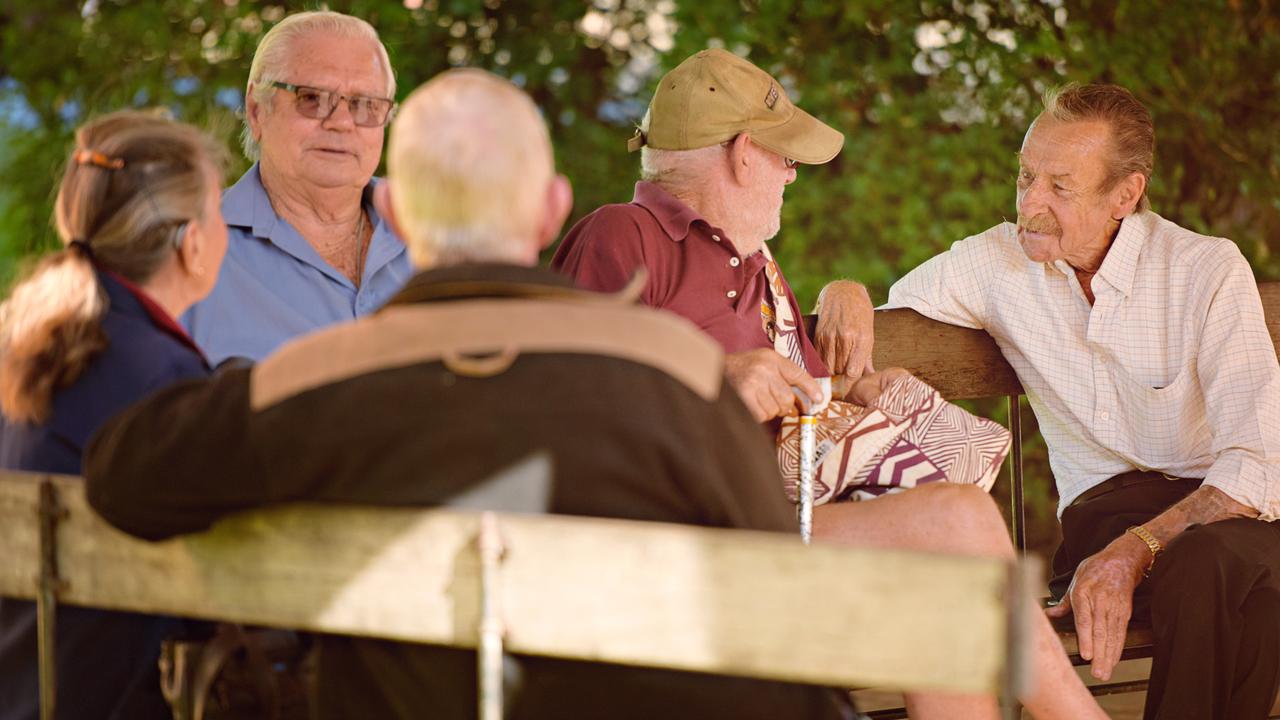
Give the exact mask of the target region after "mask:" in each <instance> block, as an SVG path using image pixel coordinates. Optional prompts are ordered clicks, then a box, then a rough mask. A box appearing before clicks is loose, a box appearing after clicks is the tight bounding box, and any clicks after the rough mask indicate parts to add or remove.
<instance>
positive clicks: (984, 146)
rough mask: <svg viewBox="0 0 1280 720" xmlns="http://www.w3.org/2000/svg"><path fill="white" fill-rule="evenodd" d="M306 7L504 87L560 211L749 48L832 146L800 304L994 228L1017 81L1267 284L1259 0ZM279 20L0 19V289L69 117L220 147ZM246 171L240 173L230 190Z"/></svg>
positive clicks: (664, 0)
mask: <svg viewBox="0 0 1280 720" xmlns="http://www.w3.org/2000/svg"><path fill="white" fill-rule="evenodd" d="M86 6H87V8H86ZM315 6H316V4H315V3H306V5H305V7H315ZM414 6H416V7H414ZM327 7H329V8H330V9H333V10H338V11H342V12H348V13H352V14H355V15H358V16H361V17H364V18H366V19H368V20H369V21H370V22H372V23H373V24H374V25H375V26H376V27H377V28H378V29H379V31H380V32H381V33H382V36H383V38H384V40H385V42H386V44H387V46H388V48H389V51H390V53H391V57H392V61H393V64H394V66H395V67H396V70H397V76H398V79H399V87H400V90H399V96H400V97H401V99H403V98H404V97H405V96H406V95H407V94H408V93H409V92H411V91H412V89H413V88H414V87H415V86H417V85H419V84H420V83H422V82H423V81H425V80H426V79H428V78H430V77H431V76H432V75H434V74H436V73H437V72H439V71H441V70H444V69H446V68H448V67H450V66H457V65H470V66H477V67H482V68H486V69H489V70H492V71H494V72H497V73H499V74H502V75H505V76H507V77H510V78H512V79H513V80H515V81H516V82H518V83H519V84H521V85H522V86H523V87H524V88H525V89H527V90H528V91H529V92H530V93H531V94H532V95H533V97H534V98H535V100H536V101H537V102H538V104H539V106H540V107H541V108H542V109H543V111H544V114H545V117H546V118H547V120H548V122H549V124H550V127H551V132H552V138H553V141H554V142H555V144H556V148H557V160H558V162H559V165H560V167H561V169H562V171H564V172H565V173H566V174H567V175H568V176H569V177H570V179H571V180H572V181H573V182H574V185H575V188H576V192H577V204H576V208H575V217H574V219H576V218H577V217H580V216H581V215H582V214H585V213H586V212H589V211H590V210H592V209H594V208H595V207H597V206H599V205H601V204H604V203H607V202H617V201H625V200H627V199H629V198H630V196H631V184H632V182H633V181H634V178H635V176H636V174H637V166H638V159H637V158H636V156H634V155H628V154H627V153H626V152H625V149H624V145H623V144H624V141H625V140H626V138H627V137H628V136H629V135H630V134H631V125H632V124H633V123H635V122H637V121H638V119H639V116H640V115H641V113H642V112H643V110H644V106H645V104H646V103H647V100H648V97H649V94H650V92H651V89H652V86H653V84H654V82H655V81H656V78H657V76H658V74H659V73H661V72H662V71H664V70H666V69H669V68H671V67H673V66H674V65H675V64H677V63H678V62H679V61H680V60H681V59H683V58H684V57H686V56H687V55H689V54H690V53H692V52H694V51H696V50H699V49H701V48H704V47H707V46H722V47H727V48H729V49H731V50H733V51H735V52H738V53H741V54H745V55H747V56H748V57H749V58H750V59H751V60H752V61H753V62H755V63H757V64H758V65H760V66H762V67H764V68H766V69H767V70H769V71H770V72H772V73H774V74H775V75H776V76H777V77H779V79H780V80H781V81H782V82H783V84H784V85H785V86H786V88H787V89H788V92H789V93H790V94H791V96H792V98H793V99H795V100H796V101H797V102H798V103H799V104H801V105H802V106H803V107H805V108H806V109H807V110H809V111H810V112H812V113H813V114H814V115H817V116H818V117H820V118H822V119H824V120H826V121H827V122H828V123H830V124H831V125H833V126H835V127H837V128H839V129H841V130H842V131H844V132H845V134H846V144H845V149H844V151H843V153H842V154H841V155H840V156H839V157H837V158H836V160H835V161H833V162H832V163H830V164H828V165H825V166H821V167H802V168H801V170H800V177H799V181H798V182H797V183H796V184H795V185H793V186H791V187H790V188H789V189H788V192H787V203H786V207H785V209H784V220H783V232H782V234H781V235H780V236H779V238H778V239H777V240H775V241H774V242H775V246H776V247H777V255H778V257H779V259H780V261H781V263H782V265H783V267H784V268H785V269H786V271H787V274H788V277H789V278H790V280H791V281H792V283H793V285H794V286H795V287H796V290H797V293H798V294H799V295H800V297H801V300H802V303H803V304H805V305H808V304H810V303H811V302H812V301H813V299H814V298H815V297H816V294H817V291H818V290H819V289H820V288H821V286H822V285H823V284H824V283H825V282H826V281H828V280H829V279H831V278H833V277H837V276H843V277H852V278H857V279H859V280H862V281H863V282H865V283H866V284H867V285H868V286H869V287H870V288H871V289H872V293H873V296H874V297H879V298H883V297H884V293H885V291H886V290H887V288H888V286H889V285H890V284H891V283H892V282H893V281H894V280H895V279H896V278H898V277H900V276H901V275H902V274H903V273H904V272H905V271H906V270H908V269H910V268H912V267H914V266H915V265H917V264H918V263H920V262H921V261H923V260H924V259H926V258H928V257H930V256H932V255H933V254H935V253H937V252H938V251H939V250H942V249H944V248H946V247H947V246H948V245H949V244H950V243H951V242H953V241H955V240H957V239H960V238H962V237H965V236H967V235H970V234H974V233H977V232H980V231H982V230H984V229H986V228H987V227H989V226H991V225H993V224H995V223H997V222H999V221H1000V220H1001V219H1002V218H1003V217H1005V216H1011V215H1012V214H1013V212H1014V210H1013V182H1012V178H1013V174H1014V170H1015V167H1016V156H1015V151H1016V150H1017V148H1018V146H1019V145H1020V143H1021V139H1022V134H1023V132H1024V131H1025V129H1026V125H1027V123H1028V122H1029V121H1030V119H1031V118H1033V117H1034V116H1035V114H1036V113H1037V112H1038V108H1039V96H1040V93H1041V92H1042V91H1043V90H1044V89H1045V88H1046V87H1047V86H1051V85H1057V84H1060V83H1062V82H1065V81H1068V80H1081V81H1090V80H1103V81H1112V82H1118V83H1120V84H1123V85H1125V86H1126V87H1128V88H1130V89H1131V90H1132V91H1133V92H1134V93H1135V94H1136V95H1137V96H1138V97H1139V98H1140V99H1141V100H1142V101H1143V102H1144V103H1146V104H1147V105H1148V107H1150V108H1151V110H1152V112H1153V114H1154V116H1155V118H1156V124H1157V135H1158V147H1157V161H1156V178H1155V180H1154V182H1153V183H1152V187H1151V196H1152V202H1153V206H1154V207H1155V209H1156V210H1157V212H1160V213H1161V214H1163V215H1164V216H1166V217H1168V218H1170V219H1172V220H1174V221H1175V222H1178V223H1180V224H1183V225H1186V226H1188V227H1191V228H1193V229H1196V230H1198V231H1201V232H1206V233H1210V234H1214V235H1221V236H1225V237H1230V238H1232V239H1234V240H1235V241H1236V242H1238V243H1239V244H1240V247H1241V249H1242V250H1243V251H1244V253H1245V255H1246V256H1247V257H1248V258H1249V259H1250V260H1251V261H1252V262H1253V264H1254V267H1255V269H1256V270H1257V272H1258V274H1259V276H1261V277H1263V278H1267V279H1271V278H1280V253H1278V252H1277V251H1278V249H1280V248H1277V244H1278V243H1280V147H1278V146H1277V140H1276V138H1277V132H1276V130H1275V127H1274V126H1275V123H1276V120H1277V118H1280V18H1278V17H1277V15H1276V13H1275V10H1274V9H1273V8H1272V7H1271V5H1270V4H1269V3H1266V2H1262V1H1261V0H1254V1H1252V2H1246V1H1245V0H1228V1H1227V2H1226V3H1218V2H1204V1H1202V0H1173V1H1171V2H1164V3H1152V2H1147V1H1146V0H1108V1H1106V2H1102V1H1099V0H1079V1H1077V2H1070V3H1065V4H1064V1H1063V0H1040V1H1039V2H1036V1H1033V0H985V1H976V2H975V1H967V0H952V1H951V2H942V1H939V0H877V1H875V2H842V1H836V0H738V1H736V2H734V1H732V0H710V1H708V2H676V0H594V2H593V3H578V2H570V1H569V0H333V1H332V2H329V3H327ZM409 7H414V9H409ZM299 9H304V6H303V4H300V3H283V2H278V1H276V2H255V1H253V0H88V2H82V3H81V4H80V7H75V6H74V5H73V4H72V3H52V2H48V1H47V0H8V2H7V3H5V4H4V5H3V6H0V284H2V283H3V282H4V281H5V279H6V278H9V277H11V276H12V274H13V272H14V267H15V266H16V264H17V259H18V258H20V257H21V256H24V255H28V254H31V253H35V252H38V251H39V250H41V249H43V248H47V247H50V246H53V245H54V244H55V242H56V239H55V237H54V235H53V233H52V230H51V229H50V223H49V219H48V218H49V217H50V214H51V209H52V198H53V193H54V188H55V186H56V183H57V177H58V173H59V172H60V167H61V164H62V163H63V162H64V159H65V157H66V155H67V152H68V150H69V148H70V145H71V141H72V133H73V130H74V127H75V125H76V124H78V123H79V122H82V121H83V120H84V119H85V118H86V117H88V116H90V115H93V114H95V113H101V112H105V111H108V110H113V109H117V108H121V107H126V106H143V105H162V106H165V107H168V108H170V109H171V110H172V111H173V113H174V114H175V115H176V116H177V117H179V118H182V119H185V120H189V121H191V122H195V123H198V124H202V125H205V126H206V127H209V128H210V129H211V130H212V131H213V132H214V133H216V134H217V135H218V136H219V137H222V138H225V139H226V141H227V142H228V144H230V145H231V146H233V147H234V146H235V137H236V135H237V134H238V130H239V128H238V124H239V121H238V119H237V118H236V115H235V107H236V106H237V105H238V104H239V101H240V94H241V93H242V90H243V87H244V82H245V79H246V76H247V73H248V67H249V62H250V59H251V56H252V52H253V48H254V47H255V45H256V43H257V40H258V38H259V37H260V36H261V34H262V32H263V31H264V30H265V29H266V28H267V27H270V25H271V24H272V23H274V22H276V21H278V20H279V19H280V18H281V17H283V16H284V15H285V14H286V13H287V12H292V11H295V10H299ZM82 11H83V14H82ZM677 28H678V32H676V29H677ZM15 108H19V109H21V110H22V111H21V112H15V110H14V109H15ZM234 155H235V157H237V158H238V157H239V153H238V152H237V153H235V154H234ZM246 165H247V163H245V162H244V161H243V160H240V161H238V164H237V166H236V167H234V168H232V175H231V177H236V176H237V175H238V174H239V172H240V171H243V169H244V168H245V167H246ZM1038 452H1039V454H1037V451H1036V448H1030V449H1029V455H1028V465H1029V466H1031V468H1032V470H1033V471H1034V470H1035V469H1036V468H1037V467H1038V468H1039V475H1038V477H1040V478H1043V477H1044V476H1045V470H1044V463H1043V452H1042V449H1040V450H1039V451H1038ZM1032 477H1033V478H1035V477H1037V475H1036V473H1035V472H1032ZM1032 482H1033V483H1035V482H1039V483H1040V485H1041V486H1043V487H1045V488H1047V487H1048V483H1044V482H1042V481H1037V480H1034V479H1033V480H1032ZM1037 492H1038V491H1037ZM1039 497H1041V498H1042V501H1041V503H1040V506H1038V507H1037V508H1036V509H1035V510H1034V512H1037V513H1040V514H1041V515H1044V514H1045V513H1046V512H1051V504H1050V501H1049V500H1048V498H1047V491H1046V492H1045V493H1041V494H1040V495H1039Z"/></svg>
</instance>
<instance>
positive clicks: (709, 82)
mask: <svg viewBox="0 0 1280 720" xmlns="http://www.w3.org/2000/svg"><path fill="white" fill-rule="evenodd" d="M741 133H749V134H750V135H751V141H752V142H754V143H756V144H757V145H760V146H761V147H763V148H765V149H768V150H772V151H773V152H775V153H778V154H779V155H781V156H783V157H788V158H791V159H792V160H797V161H799V162H802V163H808V164H811V165H819V164H822V163H825V162H827V161H829V160H831V158H833V157H835V156H836V154H837V153H839V152H840V148H841V146H843V145H844V135H843V134H841V133H840V132H839V131H837V130H835V129H833V128H831V127H830V126H828V125H827V124H825V123H823V122H822V121H820V120H818V119H817V118H815V117H814V116H812V115H810V114H809V113H807V112H805V111H804V110H801V109H800V108H798V107H796V106H795V105H792V104H791V100H790V99H789V98H788V97H787V93H786V92H785V91H784V90H783V89H782V86H781V85H779V84H778V81H777V80H774V79H773V78H772V77H770V76H769V73H767V72H765V71H763V70H761V69H760V68H758V67H756V66H755V65H752V64H751V63H749V62H747V61H746V60H743V59H742V58H740V57H738V56H737V55H734V54H733V53H731V52H728V51H725V50H719V49H712V50H703V51H702V52H699V53H697V54H695V55H693V56H692V57H690V58H689V59H687V60H685V61H684V62H682V63H680V64H679V65H678V66H676V68H675V69H674V70H672V71H671V72H669V73H667V74H666V75H664V76H662V80H661V81H660V82H659V83H658V89H657V91H655V92H654V94H653V100H652V101H651V102H650V103H649V131H648V132H647V133H643V132H640V131H636V135H635V137H633V138H631V139H630V140H629V141H627V149H628V150H630V151H631V152H635V151H636V150H639V149H640V148H641V147H644V146H646V145H647V146H649V147H651V148H657V149H659V150H694V149H697V148H703V147H709V146H711V145H716V144H718V143H722V142H724V141H726V140H732V139H733V138H734V137H736V136H737V135H739V134H741Z"/></svg>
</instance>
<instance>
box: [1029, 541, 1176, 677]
mask: <svg viewBox="0 0 1280 720" xmlns="http://www.w3.org/2000/svg"><path fill="white" fill-rule="evenodd" d="M1150 564H1151V552H1150V550H1148V549H1147V546H1146V545H1145V544H1144V543H1143V542H1142V541H1141V540H1139V539H1138V538H1136V537H1134V536H1133V534H1132V533H1124V534H1123V535H1121V536H1120V537H1118V538H1116V539H1115V540H1112V541H1111V544H1110V545H1107V546H1106V547H1105V548H1103V549H1102V551H1101V552H1099V553H1097V554H1096V555H1092V556H1090V557H1088V558H1086V559H1085V561H1084V562H1082V563H1080V566H1079V567H1078V568H1076V574H1075V577H1073V578H1071V587H1070V588H1068V589H1067V594H1066V596H1064V597H1063V598H1062V602H1061V603H1060V604H1058V605H1056V606H1053V607H1050V608H1048V609H1047V610H1045V613H1046V614H1047V615H1048V616H1049V617H1053V618H1061V617H1066V616H1067V613H1071V612H1074V613H1075V616H1076V640H1077V642H1079V643H1080V657H1082V658H1084V659H1085V660H1092V661H1093V662H1092V668H1093V676H1094V677H1095V678H1097V679H1099V680H1110V679H1111V672H1112V671H1113V670H1115V667H1116V663H1118V662H1120V653H1121V652H1122V651H1123V650H1124V638H1125V632H1126V630H1127V629H1128V627H1129V616H1130V615H1132V614H1133V591H1134V589H1136V588H1137V587H1138V583H1140V582H1142V573H1143V571H1144V570H1146V568H1147V567H1148V566H1149V565H1150Z"/></svg>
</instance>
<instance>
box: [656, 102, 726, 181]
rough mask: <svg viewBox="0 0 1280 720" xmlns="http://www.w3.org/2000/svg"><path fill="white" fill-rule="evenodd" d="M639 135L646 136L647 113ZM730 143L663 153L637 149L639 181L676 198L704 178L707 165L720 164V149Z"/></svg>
mask: <svg viewBox="0 0 1280 720" xmlns="http://www.w3.org/2000/svg"><path fill="white" fill-rule="evenodd" d="M640 132H642V133H645V134H646V135H647V134H648V132H649V113H648V112H647V111H646V112H645V114H644V119H642V120H641V121H640ZM730 142H732V141H731V140H730V141H727V142H723V143H720V144H718V145H710V146H708V147H703V148H697V149H695V150H663V149H660V148H653V147H649V146H648V145H645V146H643V147H641V148H640V179H641V180H644V181H646V182H651V183H654V184H655V185H659V186H661V187H662V188H663V189H665V190H667V191H668V192H671V193H673V194H679V193H680V192H681V191H683V190H685V189H688V188H690V187H691V186H693V185H696V184H699V183H701V182H702V181H703V180H704V179H705V178H706V173H707V170H708V168H709V166H710V163H712V162H713V161H717V160H723V157H724V151H723V148H724V146H725V145H728V144H729V143H730Z"/></svg>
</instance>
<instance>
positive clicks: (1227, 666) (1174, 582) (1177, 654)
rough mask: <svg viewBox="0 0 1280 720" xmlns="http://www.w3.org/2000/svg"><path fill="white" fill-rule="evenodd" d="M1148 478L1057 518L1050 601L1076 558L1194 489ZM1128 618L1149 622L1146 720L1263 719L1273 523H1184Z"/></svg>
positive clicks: (1274, 659) (1274, 586) (1269, 658)
mask: <svg viewBox="0 0 1280 720" xmlns="http://www.w3.org/2000/svg"><path fill="white" fill-rule="evenodd" d="M1147 475H1149V476H1150V477H1148V478H1146V479H1145V481H1138V482H1135V483H1134V484H1129V485H1126V486H1124V487H1119V488H1118V489H1114V490H1111V491H1107V492H1101V493H1094V494H1093V495H1092V496H1087V497H1082V499H1081V500H1080V501H1077V502H1075V503H1073V504H1072V505H1071V506H1070V507H1068V508H1067V509H1066V510H1065V511H1064V512H1063V514H1062V536H1063V541H1062V545H1061V546H1060V547H1059V548H1058V551H1057V553H1055V554H1054V557H1053V572H1054V575H1055V577H1054V578H1053V580H1052V581H1050V584H1049V587H1050V592H1051V593H1052V594H1053V596H1054V597H1055V598H1060V597H1061V596H1062V595H1063V594H1065V592H1066V590H1067V587H1068V585H1069V584H1070V582H1071V575H1072V573H1073V572H1074V571H1075V568H1076V566H1077V565H1079V564H1080V562H1081V561H1082V560H1084V559H1085V558H1087V557H1089V556H1090V555H1092V554H1094V553H1096V552H1098V551H1099V550H1101V549H1102V548H1104V547H1106V545H1107V544H1108V543H1110V542H1111V541H1112V540H1114V539H1116V538H1117V537H1119V536H1120V534H1121V533H1123V532H1124V531H1125V529H1126V528H1128V527H1129V526H1130V525H1141V524H1143V523H1145V522H1147V521H1149V520H1151V519H1152V518H1154V517H1155V516H1156V515H1159V514H1160V513H1161V512H1163V511H1164V510H1165V509H1166V508H1168V507H1169V506H1171V505H1173V504H1174V503H1176V502H1178V501H1179V500H1181V499H1182V498H1183V497H1185V496H1186V495H1188V494H1189V493H1191V492H1192V491H1194V490H1195V489H1196V488H1197V487H1199V486H1200V480H1168V479H1166V478H1164V477H1163V476H1161V475H1160V474H1158V473H1148V474H1147ZM1130 480H1132V478H1130ZM1133 616H1134V619H1136V620H1149V621H1150V623H1151V629H1152V633H1153V636H1154V640H1155V642H1154V654H1153V657H1152V663H1151V681H1150V684H1149V685H1148V688H1147V706H1146V713H1145V715H1144V716H1143V717H1144V718H1145V720H1210V719H1211V718H1212V719H1214V720H1218V719H1221V720H1252V719H1253V718H1265V717H1267V715H1268V713H1269V711H1270V709H1271V705H1272V703H1273V702H1274V701H1275V698H1276V691H1277V689H1278V688H1280V522H1277V523H1264V522H1260V521H1258V520H1245V519H1237V520H1223V521H1220V522H1215V523H1210V524H1208V525H1193V526H1191V527H1190V528H1188V529H1187V530H1186V531H1184V532H1182V533H1181V534H1180V535H1178V537H1176V538H1174V540H1173V541H1172V542H1171V543H1169V546H1168V547H1167V548H1165V552H1164V553H1163V554H1161V555H1160V557H1159V559H1158V560H1157V561H1156V563H1155V566H1154V567H1153V568H1152V571H1151V577H1149V578H1147V579H1146V580H1144V581H1143V582H1142V584H1141V585H1139V586H1138V589H1137V592H1136V593H1135V596H1134V615H1133Z"/></svg>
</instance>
